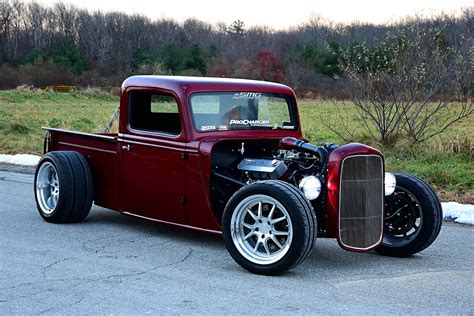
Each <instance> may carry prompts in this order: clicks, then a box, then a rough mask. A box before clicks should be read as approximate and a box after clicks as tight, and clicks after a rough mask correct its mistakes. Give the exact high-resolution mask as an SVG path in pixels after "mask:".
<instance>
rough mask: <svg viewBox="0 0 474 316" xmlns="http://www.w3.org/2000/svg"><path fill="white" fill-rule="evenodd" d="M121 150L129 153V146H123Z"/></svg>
mask: <svg viewBox="0 0 474 316" xmlns="http://www.w3.org/2000/svg"><path fill="white" fill-rule="evenodd" d="M122 149H123V150H126V151H130V144H127V145H123V146H122Z"/></svg>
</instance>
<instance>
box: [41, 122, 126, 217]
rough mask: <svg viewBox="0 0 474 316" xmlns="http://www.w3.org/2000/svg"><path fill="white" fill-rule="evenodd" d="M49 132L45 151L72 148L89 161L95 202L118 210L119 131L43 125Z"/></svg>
mask: <svg viewBox="0 0 474 316" xmlns="http://www.w3.org/2000/svg"><path fill="white" fill-rule="evenodd" d="M43 129H44V130H46V131H47V132H48V133H47V144H46V145H47V146H45V152H49V151H56V150H73V151H77V152H79V153H81V154H82V155H83V156H84V157H85V158H86V159H87V161H88V162H89V166H90V168H91V172H92V177H93V179H94V201H95V204H97V205H100V206H103V207H107V208H112V209H119V194H118V192H119V190H118V189H119V187H118V183H119V181H118V180H119V179H118V177H119V175H120V172H119V168H118V141H117V134H116V133H115V134H95V133H84V132H78V131H71V130H66V129H59V128H49V127H44V128H43Z"/></svg>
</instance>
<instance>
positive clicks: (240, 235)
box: [230, 194, 293, 265]
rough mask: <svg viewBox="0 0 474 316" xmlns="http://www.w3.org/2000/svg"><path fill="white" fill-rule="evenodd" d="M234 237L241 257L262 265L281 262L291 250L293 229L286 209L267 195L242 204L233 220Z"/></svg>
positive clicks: (238, 206)
mask: <svg viewBox="0 0 474 316" xmlns="http://www.w3.org/2000/svg"><path fill="white" fill-rule="evenodd" d="M230 224H231V227H230V228H231V236H232V241H233V242H234V245H235V247H236V248H237V250H238V251H239V253H240V254H241V255H242V256H244V257H245V258H246V259H247V260H249V261H251V262H253V263H256V264H261V265H268V264H272V263H275V262H277V261H278V260H280V259H281V258H283V256H285V254H286V253H287V252H288V250H289V249H290V245H291V241H292V239H293V226H292V223H291V219H290V215H289V213H288V211H287V210H286V209H285V207H284V206H283V205H282V204H281V203H280V202H278V201H277V200H276V199H274V198H272V197H270V196H267V195H261V194H259V195H251V196H249V197H247V198H245V199H244V200H242V201H241V202H240V203H239V204H238V205H237V207H236V208H235V211H234V212H233V214H232V218H231V223H230Z"/></svg>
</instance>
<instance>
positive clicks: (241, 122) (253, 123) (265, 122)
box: [229, 120, 270, 126]
mask: <svg viewBox="0 0 474 316" xmlns="http://www.w3.org/2000/svg"><path fill="white" fill-rule="evenodd" d="M229 125H251V126H262V125H265V126H268V125H270V121H268V120H230V122H229Z"/></svg>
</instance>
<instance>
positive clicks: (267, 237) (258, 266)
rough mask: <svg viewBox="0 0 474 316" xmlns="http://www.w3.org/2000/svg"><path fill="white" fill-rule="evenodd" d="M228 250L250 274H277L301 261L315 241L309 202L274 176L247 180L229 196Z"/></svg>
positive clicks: (225, 229)
mask: <svg viewBox="0 0 474 316" xmlns="http://www.w3.org/2000/svg"><path fill="white" fill-rule="evenodd" d="M222 232H223V237H224V242H225V244H226V247H227V250H228V251H229V253H230V255H231V256H232V258H234V260H235V261H236V262H237V263H238V264H240V265H241V266H242V267H243V268H245V269H247V270H249V271H250V272H253V273H257V274H265V275H275V274H279V273H282V272H284V271H286V270H289V269H291V268H293V267H295V266H296V265H298V264H300V263H301V262H302V261H303V260H304V259H305V258H306V257H307V256H308V255H309V253H310V252H311V250H312V248H313V245H314V242H315V240H316V216H315V213H314V210H313V208H312V206H311V203H310V202H309V201H308V200H307V199H306V198H305V196H304V195H303V193H302V192H301V191H300V190H298V189H297V188H295V187H294V186H292V185H290V184H288V183H286V182H283V181H278V180H269V181H261V182H256V183H252V184H249V185H247V186H245V187H243V188H241V189H240V190H238V191H237V192H236V193H235V194H234V195H233V196H232V197H231V199H230V200H229V202H228V203H227V206H226V207H225V210H224V214H223V217H222Z"/></svg>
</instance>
